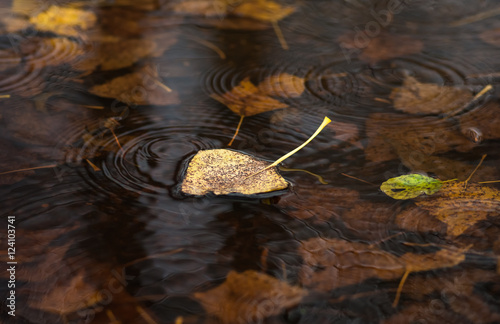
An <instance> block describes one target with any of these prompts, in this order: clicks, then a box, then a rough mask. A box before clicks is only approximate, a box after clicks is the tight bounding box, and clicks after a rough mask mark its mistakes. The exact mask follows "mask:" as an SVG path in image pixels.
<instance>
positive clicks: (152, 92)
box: [89, 67, 180, 105]
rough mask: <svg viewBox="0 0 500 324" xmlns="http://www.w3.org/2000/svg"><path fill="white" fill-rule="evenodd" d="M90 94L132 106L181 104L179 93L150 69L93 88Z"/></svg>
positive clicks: (146, 68) (143, 69)
mask: <svg viewBox="0 0 500 324" xmlns="http://www.w3.org/2000/svg"><path fill="white" fill-rule="evenodd" d="M89 92H90V93H92V94H95V95H98V96H101V97H105V98H114V99H118V100H120V101H121V102H124V103H127V104H131V105H174V104H178V103H179V102H180V101H179V98H178V96H177V93H176V92H175V91H172V90H171V89H170V88H168V87H166V86H165V85H164V84H163V83H162V82H161V81H160V80H159V79H158V76H157V73H156V72H155V71H153V70H152V69H151V68H149V67H144V68H141V69H139V70H137V71H135V72H132V73H129V74H125V75H123V76H120V77H117V78H115V79H112V80H111V81H109V82H107V83H104V84H101V85H96V86H93V87H92V88H90V89H89Z"/></svg>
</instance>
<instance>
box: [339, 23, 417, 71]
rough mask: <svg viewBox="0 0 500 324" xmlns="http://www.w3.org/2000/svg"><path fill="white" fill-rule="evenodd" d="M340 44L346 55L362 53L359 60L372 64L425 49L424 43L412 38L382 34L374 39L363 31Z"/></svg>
mask: <svg viewBox="0 0 500 324" xmlns="http://www.w3.org/2000/svg"><path fill="white" fill-rule="evenodd" d="M339 42H340V43H341V45H342V47H343V48H345V51H346V53H360V55H359V58H360V59H362V60H364V61H366V62H368V63H371V64H375V63H377V62H379V61H383V60H388V59H392V58H396V57H401V56H405V55H410V54H414V53H419V52H421V51H422V49H423V47H424V43H423V42H422V41H420V40H419V39H415V38H413V37H411V36H407V35H391V34H388V33H382V34H381V35H380V36H378V37H375V38H372V37H370V36H369V35H367V34H366V33H365V32H361V31H360V32H358V33H348V34H346V35H343V36H341V37H339Z"/></svg>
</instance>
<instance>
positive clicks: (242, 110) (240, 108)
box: [210, 77, 288, 116]
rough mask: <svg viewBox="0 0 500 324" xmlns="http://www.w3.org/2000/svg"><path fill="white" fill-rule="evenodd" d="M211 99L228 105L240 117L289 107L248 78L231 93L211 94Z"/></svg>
mask: <svg viewBox="0 0 500 324" xmlns="http://www.w3.org/2000/svg"><path fill="white" fill-rule="evenodd" d="M210 97H212V98H213V99H215V100H217V101H219V102H220V103H222V104H224V105H226V106H227V107H228V108H229V109H231V110H232V111H233V112H234V113H236V114H238V115H240V116H253V115H257V114H260V113H263V112H266V111H271V110H275V109H280V108H286V107H288V105H286V104H284V103H282V102H280V101H278V100H276V99H274V98H271V97H270V96H269V95H268V94H267V93H265V92H262V91H260V89H259V88H258V87H256V86H255V85H254V84H253V83H252V82H251V81H250V78H249V77H247V78H245V79H244V80H243V81H241V82H240V84H239V85H237V86H236V87H234V88H233V89H232V90H231V91H229V92H226V93H224V94H222V95H218V94H211V95H210Z"/></svg>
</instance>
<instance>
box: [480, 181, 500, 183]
mask: <svg viewBox="0 0 500 324" xmlns="http://www.w3.org/2000/svg"><path fill="white" fill-rule="evenodd" d="M495 182H500V180H493V181H481V182H478V183H495Z"/></svg>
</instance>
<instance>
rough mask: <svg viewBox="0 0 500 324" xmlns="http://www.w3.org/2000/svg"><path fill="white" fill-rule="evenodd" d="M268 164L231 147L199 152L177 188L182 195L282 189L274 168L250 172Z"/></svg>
mask: <svg viewBox="0 0 500 324" xmlns="http://www.w3.org/2000/svg"><path fill="white" fill-rule="evenodd" d="M269 164H270V163H268V162H266V161H263V160H258V159H256V158H254V157H251V156H250V155H247V154H243V153H239V152H236V151H232V150H225V149H216V150H205V151H199V152H198V153H197V154H196V155H195V156H194V157H193V159H192V160H191V161H190V162H189V166H188V168H187V171H186V175H185V178H184V180H183V182H182V187H181V190H182V192H183V193H185V194H190V195H205V194H207V193H209V192H213V193H214V194H216V195H227V194H230V193H238V194H243V195H254V194H258V193H266V192H271V191H277V190H282V189H286V188H287V187H288V183H287V182H286V181H285V179H283V177H281V176H280V175H279V173H278V171H277V169H276V168H270V169H268V170H266V171H263V172H260V173H258V174H256V175H254V176H252V177H251V178H248V179H246V178H247V177H248V176H250V175H253V174H255V173H257V172H259V171H260V170H262V169H263V168H265V167H267V166H268V165H269Z"/></svg>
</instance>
